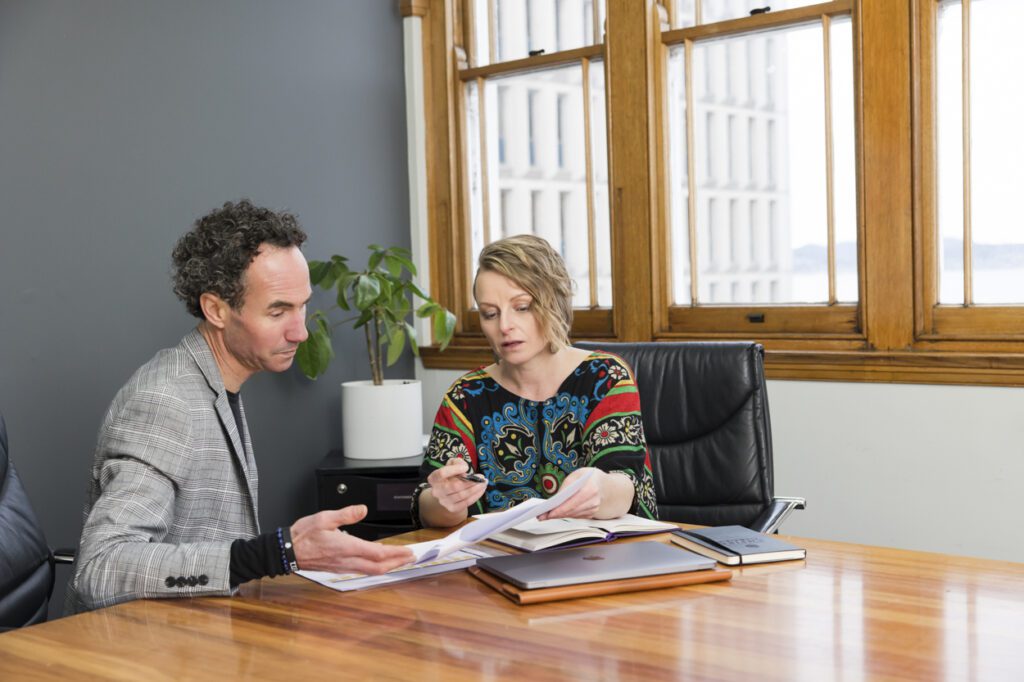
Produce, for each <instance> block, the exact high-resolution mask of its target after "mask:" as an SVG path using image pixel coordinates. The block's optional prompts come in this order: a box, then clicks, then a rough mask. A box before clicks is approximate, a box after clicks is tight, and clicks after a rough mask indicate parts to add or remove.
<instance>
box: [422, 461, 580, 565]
mask: <svg viewBox="0 0 1024 682" xmlns="http://www.w3.org/2000/svg"><path fill="white" fill-rule="evenodd" d="M593 475H594V472H593V471H588V472H586V473H585V474H584V475H583V476H580V477H579V478H578V479H576V480H575V481H573V482H572V483H571V484H570V485H568V486H566V487H565V488H562V489H561V490H559V491H558V494H557V495H555V496H554V497H549V498H548V499H546V500H544V499H541V498H539V497H535V498H532V499H529V500H526V501H525V502H521V503H519V504H517V505H516V506H514V507H512V508H511V509H506V510H505V511H503V512H496V513H494V514H486V515H484V516H483V517H482V518H478V519H477V520H476V521H474V522H473V523H470V524H467V525H465V526H463V527H462V528H460V529H458V530H457V531H454V532H452V533H449V534H448V535H447V536H445V537H443V538H441V539H440V540H431V541H429V542H417V543H415V544H412V545H406V546H407V547H408V548H409V549H411V550H412V553H413V555H414V556H415V557H416V560H415V561H414V562H413V565H414V566H418V565H420V564H423V563H426V562H429V561H434V560H435V559H441V558H444V557H446V556H448V555H449V554H451V553H452V552H456V551H458V550H460V549H462V548H463V547H468V546H470V545H473V544H476V543H478V542H480V541H481V540H486V539H487V538H489V537H490V536H491V535H494V534H495V533H497V532H500V531H503V530H505V529H506V528H512V527H513V526H515V525H517V524H520V523H522V522H523V521H529V520H530V519H535V518H537V517H538V516H540V515H541V514H543V513H544V512H547V511H551V510H552V509H554V508H555V507H557V506H558V505H560V504H562V503H563V502H565V501H566V500H568V499H569V498H570V497H572V496H573V495H574V494H575V493H576V491H577V490H579V489H580V488H581V487H583V484H584V483H586V482H587V480H589V479H590V477H591V476H593Z"/></svg>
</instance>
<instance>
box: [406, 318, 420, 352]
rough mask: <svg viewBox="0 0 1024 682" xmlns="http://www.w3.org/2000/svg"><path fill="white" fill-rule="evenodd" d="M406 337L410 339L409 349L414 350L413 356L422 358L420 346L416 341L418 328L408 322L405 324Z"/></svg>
mask: <svg viewBox="0 0 1024 682" xmlns="http://www.w3.org/2000/svg"><path fill="white" fill-rule="evenodd" d="M405 335H406V336H407V337H408V338H409V347H410V348H412V354H413V355H415V356H416V357H419V356H420V344H419V341H418V340H417V339H416V328H415V327H413V326H412V325H411V324H409V323H408V322H406V323H405Z"/></svg>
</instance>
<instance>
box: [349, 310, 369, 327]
mask: <svg viewBox="0 0 1024 682" xmlns="http://www.w3.org/2000/svg"><path fill="white" fill-rule="evenodd" d="M372 319H373V310H364V311H363V314H362V315H360V316H359V319H358V320H356V323H355V324H354V325H352V328H353V329H359V328H360V327H362V326H363V325H364V324H366V323H367V322H369V321H370V320H372Z"/></svg>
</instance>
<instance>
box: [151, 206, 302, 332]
mask: <svg viewBox="0 0 1024 682" xmlns="http://www.w3.org/2000/svg"><path fill="white" fill-rule="evenodd" d="M305 241H306V233H305V232H303V231H302V229H301V228H300V227H299V224H298V221H296V219H295V216H293V215H292V214H290V213H283V212H282V213H276V212H274V211H271V210H270V209H268V208H261V207H259V206H253V205H252V203H250V202H249V201H248V200H247V199H242V200H240V201H238V203H231V202H230V201H229V202H227V203H226V204H224V206H223V207H222V208H219V209H217V210H215V211H212V212H211V213H209V214H208V215H205V216H203V217H202V218H200V219H199V220H197V221H196V223H195V226H194V227H193V228H192V229H191V230H189V231H188V232H186V233H185V234H184V235H183V236H182V237H181V239H179V240H178V243H177V244H176V245H175V246H174V252H173V253H172V254H171V258H172V260H173V261H174V293H175V294H177V295H178V298H180V299H181V300H182V301H184V302H185V307H187V308H188V311H189V312H190V313H192V315H194V316H195V317H198V318H199V319H204V316H203V311H202V309H201V308H200V307H199V297H200V296H202V295H203V294H204V293H206V292H209V293H211V294H216V295H217V296H219V297H220V298H221V299H223V300H224V301H226V302H227V303H228V305H230V306H231V307H232V308H234V309H235V310H238V309H240V308H241V307H242V302H243V299H244V296H245V283H244V282H243V277H244V275H245V271H246V269H247V268H248V267H249V264H250V263H252V262H253V260H254V259H255V258H256V256H257V254H258V253H259V250H260V245H261V244H271V245H273V246H279V247H282V248H287V247H289V246H302V244H303V242H305Z"/></svg>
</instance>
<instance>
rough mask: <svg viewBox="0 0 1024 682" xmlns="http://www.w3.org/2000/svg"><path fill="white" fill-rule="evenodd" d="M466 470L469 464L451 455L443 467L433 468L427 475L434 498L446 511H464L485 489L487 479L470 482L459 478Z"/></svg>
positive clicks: (467, 470)
mask: <svg viewBox="0 0 1024 682" xmlns="http://www.w3.org/2000/svg"><path fill="white" fill-rule="evenodd" d="M468 472H469V465H468V464H466V462H465V460H462V459H460V458H458V457H452V458H451V459H449V460H448V461H447V462H445V465H444V466H443V467H440V468H439V469H434V471H432V472H430V476H428V477H427V482H428V483H430V492H431V493H432V494H433V496H434V499H435V500H437V502H438V504H440V505H441V506H442V507H444V508H445V509H446V510H447V511H449V512H453V513H457V512H462V511H465V510H466V509H468V508H469V505H471V504H473V503H474V502H476V501H477V500H479V499H480V496H481V495H483V494H484V493H485V492H486V491H487V481H482V482H480V483H470V482H469V481H465V480H463V479H462V478H461V476H462V475H463V474H466V473H468Z"/></svg>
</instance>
